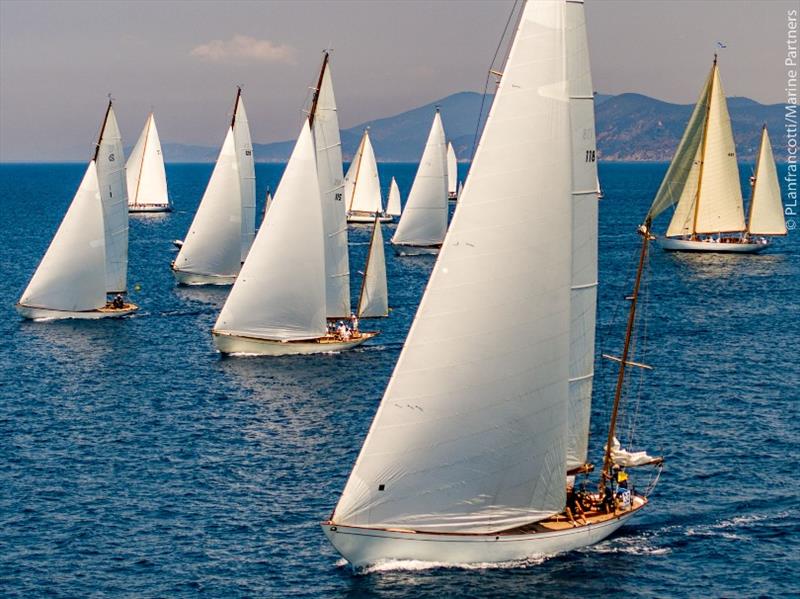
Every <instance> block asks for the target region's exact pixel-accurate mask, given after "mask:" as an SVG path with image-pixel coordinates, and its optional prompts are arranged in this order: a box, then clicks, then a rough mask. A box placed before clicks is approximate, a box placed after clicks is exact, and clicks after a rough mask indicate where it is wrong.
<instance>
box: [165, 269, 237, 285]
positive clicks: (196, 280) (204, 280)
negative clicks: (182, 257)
mask: <svg viewBox="0 0 800 599" xmlns="http://www.w3.org/2000/svg"><path fill="white" fill-rule="evenodd" d="M172 274H173V275H175V280H176V281H177V282H178V285H233V283H234V281H236V277H235V276H222V275H202V274H198V273H194V272H186V271H183V270H175V269H174V268H173V269H172Z"/></svg>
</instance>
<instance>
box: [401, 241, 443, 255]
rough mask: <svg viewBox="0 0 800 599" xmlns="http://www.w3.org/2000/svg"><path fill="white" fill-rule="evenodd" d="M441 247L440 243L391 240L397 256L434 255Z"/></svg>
mask: <svg viewBox="0 0 800 599" xmlns="http://www.w3.org/2000/svg"><path fill="white" fill-rule="evenodd" d="M441 247H442V246H441V245H409V244H405V243H394V242H392V248H394V253H395V254H397V255H398V256H436V255H438V254H439V250H440V249H441Z"/></svg>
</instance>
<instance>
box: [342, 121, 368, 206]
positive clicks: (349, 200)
mask: <svg viewBox="0 0 800 599" xmlns="http://www.w3.org/2000/svg"><path fill="white" fill-rule="evenodd" d="M365 139H366V137H365V136H363V135H362V136H361V141H360V142H358V149H357V150H356V153H355V154H354V155H353V160H352V162H350V166H349V167H348V168H347V173H345V175H344V203H345V207H346V208H347V210H348V211H349V210H350V206H351V205H352V204H353V189H354V187H355V183H356V175H357V173H358V169H359V167H360V165H361V154H362V153H363V152H364V140H365Z"/></svg>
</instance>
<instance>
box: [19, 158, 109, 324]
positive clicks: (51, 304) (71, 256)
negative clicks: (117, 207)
mask: <svg viewBox="0 0 800 599" xmlns="http://www.w3.org/2000/svg"><path fill="white" fill-rule="evenodd" d="M105 260H106V255H105V231H104V228H103V204H102V201H101V195H100V188H99V184H98V181H97V167H96V164H95V161H94V160H92V161H91V162H89V167H88V168H87V169H86V173H85V174H84V176H83V180H82V181H81V184H80V187H78V191H77V193H76V194H75V197H74V198H73V200H72V203H71V204H70V206H69V209H68V210H67V213H66V214H65V215H64V219H63V220H62V221H61V225H60V226H59V227H58V231H56V234H55V236H54V237H53V240H52V241H51V242H50V247H48V248H47V252H46V253H45V255H44V258H42V261H41V262H40V263H39V266H38V267H37V269H36V272H35V273H33V277H32V278H31V281H30V283H28V286H27V288H26V289H25V292H24V293H23V294H22V297H21V298H20V300H19V303H20V304H22V305H24V306H31V307H35V308H48V309H51V310H65V311H86V310H96V309H98V308H102V307H103V306H105V304H106V281H105V274H104V273H105Z"/></svg>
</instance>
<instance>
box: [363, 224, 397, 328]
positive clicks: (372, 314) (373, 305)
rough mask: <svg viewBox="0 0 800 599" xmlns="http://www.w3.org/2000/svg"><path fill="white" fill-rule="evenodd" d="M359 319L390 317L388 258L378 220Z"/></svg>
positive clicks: (367, 264)
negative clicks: (387, 278) (384, 250)
mask: <svg viewBox="0 0 800 599" xmlns="http://www.w3.org/2000/svg"><path fill="white" fill-rule="evenodd" d="M356 314H357V315H358V317H359V318H383V317H385V316H389V289H388V285H387V283H386V257H385V256H384V252H383V232H382V231H381V223H380V221H379V220H378V219H377V218H376V219H375V224H374V225H373V229H372V236H371V237H370V241H369V250H368V251H367V263H366V265H365V266H364V278H363V279H362V282H361V293H359V295H358V309H357V311H356Z"/></svg>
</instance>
